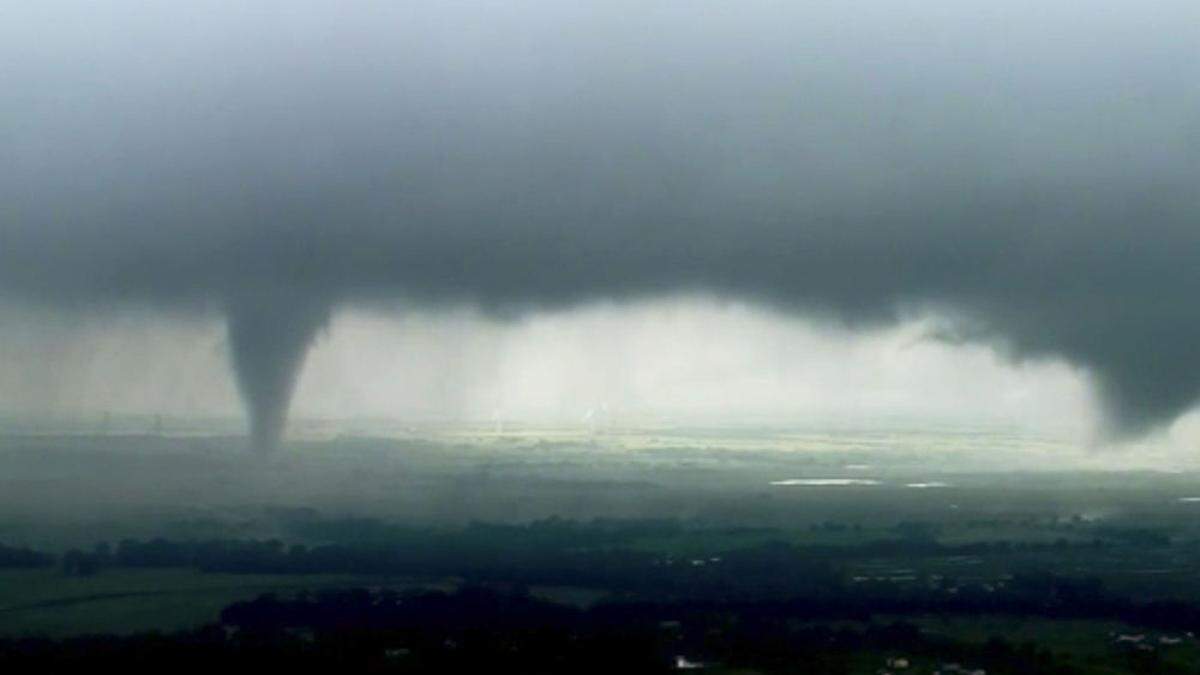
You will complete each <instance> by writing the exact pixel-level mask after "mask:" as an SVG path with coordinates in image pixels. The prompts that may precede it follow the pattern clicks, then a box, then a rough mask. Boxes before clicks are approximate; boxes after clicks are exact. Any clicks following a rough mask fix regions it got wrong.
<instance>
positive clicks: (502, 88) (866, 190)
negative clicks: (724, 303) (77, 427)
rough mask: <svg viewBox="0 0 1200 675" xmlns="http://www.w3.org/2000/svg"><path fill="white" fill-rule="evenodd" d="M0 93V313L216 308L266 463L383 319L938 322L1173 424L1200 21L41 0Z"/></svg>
mask: <svg viewBox="0 0 1200 675" xmlns="http://www.w3.org/2000/svg"><path fill="white" fill-rule="evenodd" d="M793 4H795V3H793ZM0 63H2V64H4V65H3V66H0V84H2V85H3V87H4V90H5V92H6V104H5V106H4V109H3V111H0V121H2V124H0V144H2V145H3V156H4V159H3V160H2V161H0V290H2V291H3V292H5V293H7V294H9V295H12V296H15V297H19V298H21V299H23V300H26V301H28V300H33V301H36V302H41V303H45V304H49V305H54V306H60V307H63V308H66V309H77V308H88V309H89V310H92V309H95V308H103V307H107V306H116V305H126V304H132V305H138V306H146V307H162V308H171V309H172V310H173V311H174V310H178V309H180V308H182V309H184V310H195V311H198V312H199V311H206V310H207V308H213V307H216V308H221V311H224V312H225V313H226V316H227V319H228V327H229V343H230V355H231V362H232V364H233V367H234V369H235V371H236V375H237V381H238V383H239V387H240V391H241V393H242V395H243V398H244V399H245V402H246V408H247V411H248V413H249V417H250V424H251V434H252V437H253V442H254V444H255V445H256V446H257V447H260V448H264V449H265V448H270V447H272V446H274V445H275V444H277V443H278V440H279V437H280V435H281V433H282V429H283V426H284V423H285V420H286V412H287V407H288V401H289V399H290V396H291V392H292V389H293V386H294V384H295V381H296V378H297V373H298V371H299V369H300V367H301V366H302V364H303V360H304V355H305V352H306V350H307V348H308V346H309V345H310V343H311V342H312V340H313V339H314V336H315V335H316V334H317V333H318V332H319V330H320V329H321V327H322V326H324V325H326V324H327V323H328V321H329V320H330V316H332V314H333V312H334V310H335V308H336V307H338V306H341V305H344V304H347V303H376V302H380V301H385V302H395V301H402V302H410V303H417V304H421V305H432V306H449V305H469V306H476V307H480V308H482V309H484V310H485V311H486V312H489V313H491V314H493V315H495V316H497V317H505V316H511V315H514V314H519V313H523V312H540V311H553V310H555V309H558V308H564V307H570V306H574V305H578V304H581V303H586V302H591V301H596V300H609V299H614V300H630V299H640V298H645V297H650V296H662V295H672V294H681V293H688V294H695V293H700V294H709V295H714V296H719V297H736V298H740V299H745V300H749V301H752V302H756V303H759V304H761V305H764V306H768V307H771V308H774V309H777V310H779V311H781V312H789V313H804V314H808V315H812V316H815V317H818V318H823V319H827V320H831V321H837V322H840V323H844V324H846V325H849V326H851V327H858V326H874V325H880V324H886V323H889V322H894V321H897V320H899V319H901V318H903V317H905V316H907V315H909V314H910V313H934V314H937V315H939V316H941V317H943V318H944V319H945V320H946V323H947V326H948V329H947V332H946V335H945V337H946V338H947V339H959V340H970V341H980V342H984V343H987V344H991V345H994V346H996V348H997V349H1000V350H1003V351H1004V352H1005V353H1007V354H1009V355H1011V356H1012V357H1013V358H1016V359H1023V358H1056V359H1064V360H1066V361H1068V362H1070V363H1072V364H1075V365H1077V366H1079V367H1081V368H1083V369H1085V370H1086V371H1087V372H1088V373H1090V375H1091V377H1092V379H1093V380H1094V382H1095V384H1096V387H1097V391H1098V392H1099V393H1100V395H1101V398H1102V400H1103V401H1104V404H1105V406H1106V413H1107V415H1106V419H1107V420H1108V424H1109V426H1110V428H1111V430H1112V431H1113V432H1114V433H1116V434H1118V435H1123V436H1135V435H1140V434H1144V433H1146V432H1147V431H1150V430H1153V429H1155V428H1156V427H1160V426H1162V425H1164V424H1167V423H1169V422H1170V421H1172V420H1173V419H1175V418H1176V417H1178V416H1179V415H1181V414H1182V413H1183V412H1185V411H1186V410H1188V409H1189V408H1190V407H1192V406H1193V405H1194V404H1195V402H1196V401H1197V399H1198V398H1200V356H1198V355H1197V352H1196V349H1195V345H1196V344H1197V342H1200V314H1198V313H1197V311H1196V305H1195V297H1196V293H1197V291H1198V290H1200V265H1197V260H1200V227H1197V216H1198V215H1200V193H1198V192H1197V190H1196V186H1197V184H1200V88H1197V86H1196V84H1195V83H1196V82H1197V81H1200V9H1198V8H1197V6H1196V4H1195V3H1193V2H1182V1H1180V2H1157V3H1153V2H1152V3H1133V2H1116V1H1111V0H1110V1H1107V2H1101V3H1094V4H1092V5H1090V6H1089V7H1088V8H1086V9H1081V8H1078V7H1076V6H1075V3H1068V2H1049V3H1047V2H1036V3H1035V2H1020V1H1018V2H1010V3H1002V4H1001V5H997V3H994V2H982V1H974V0H968V1H966V2H953V3H951V2H933V3H929V2H924V3H907V2H895V3H892V2H866V3H852V4H833V5H827V4H821V3H800V4H795V6H790V5H788V4H785V3H771V2H754V1H751V2H745V3H737V5H736V7H735V6H733V5H729V4H727V3H709V2H662V3H651V4H649V5H646V4H645V3H620V2H580V3H553V4H551V3H540V2H513V3H499V4H490V3H478V4H476V3H469V4H463V5H459V4H457V3H423V2H416V3H369V2H367V3H354V4H352V5H341V4H339V5H336V6H335V5H324V4H317V3H294V2H291V3H274V2H253V3H233V4H228V5H225V4H220V3H218V4H213V5H209V4H206V3H195V4H192V6H189V7H178V6H171V7H165V6H164V7H152V8H147V7H145V6H142V5H135V3H123V2H112V3H104V5H103V7H101V6H99V5H95V4H84V3H78V4H76V3H38V4H37V6H36V7H34V6H29V7H13V8H9V9H5V10H3V17H2V20H0Z"/></svg>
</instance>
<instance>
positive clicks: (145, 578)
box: [0, 569, 446, 637]
mask: <svg viewBox="0 0 1200 675" xmlns="http://www.w3.org/2000/svg"><path fill="white" fill-rule="evenodd" d="M355 586H384V587H388V588H394V589H396V590H404V589H412V588H443V587H446V584H438V583H433V582H429V583H424V582H414V581H411V580H400V579H381V578H372V577H362V576H346V575H333V574H329V575H324V574H322V575H250V574H209V573H202V572H198V571H194V570H185V569H162V570H112V571H105V572H104V573H102V574H98V575H95V576H92V577H84V578H79V577H66V576H63V575H62V574H61V573H59V572H58V571H57V570H53V569H50V570H32V571H2V572H0V635H3V636H26V635H37V636H49V637H63V636H68V635H80V634H89V633H117V634H123V635H127V634H132V633H138V632H144V631H159V632H170V631H174V630H182V629H190V628H195V627H197V626H200V625H203V624H205V623H209V622H212V621H216V619H217V617H218V615H219V614H220V612H221V609H223V608H224V607H226V606H227V605H229V604H230V603H232V602H236V601H239V600H248V599H251V598H254V597H257V596H258V595H260V594H263V593H279V594H287V593H292V592H298V591H300V590H306V591H319V590H321V589H333V588H346V587H355Z"/></svg>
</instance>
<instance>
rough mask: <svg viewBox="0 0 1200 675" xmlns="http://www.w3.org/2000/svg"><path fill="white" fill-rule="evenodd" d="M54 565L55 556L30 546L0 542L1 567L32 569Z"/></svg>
mask: <svg viewBox="0 0 1200 675" xmlns="http://www.w3.org/2000/svg"><path fill="white" fill-rule="evenodd" d="M52 565H54V556H52V555H49V554H46V553H41V552H39V551H34V550H32V549H28V548H19V547H15V546H5V545H4V544H0V569H32V568H37V567H50V566H52Z"/></svg>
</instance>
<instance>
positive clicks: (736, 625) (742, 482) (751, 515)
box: [0, 427, 1200, 673]
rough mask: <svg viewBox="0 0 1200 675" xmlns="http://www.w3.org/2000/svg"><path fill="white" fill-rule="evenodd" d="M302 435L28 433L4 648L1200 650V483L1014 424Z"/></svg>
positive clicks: (391, 656)
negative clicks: (261, 453) (285, 445)
mask: <svg viewBox="0 0 1200 675" xmlns="http://www.w3.org/2000/svg"><path fill="white" fill-rule="evenodd" d="M304 439H305V440H301V441H297V442H296V443H294V444H293V445H292V446H291V447H290V448H289V449H288V451H287V453H285V454H281V455H280V456H278V457H273V458H267V459H263V458H257V459H256V458H250V457H246V456H245V455H244V453H242V452H241V451H240V450H239V448H240V446H239V445H238V443H237V441H236V439H231V438H229V437H225V436H221V435H212V434H211V433H209V434H205V433H194V432H186V433H185V431H184V430H180V431H178V432H172V435H160V434H151V435H144V434H120V435H112V434H108V435H94V434H89V433H80V432H79V430H76V431H75V432H72V433H64V432H55V433H52V434H51V433H44V432H42V433H33V432H29V433H22V434H20V435H11V434H10V435H9V436H7V437H5V438H4V439H3V441H2V443H0V469H2V470H3V471H0V476H3V478H0V483H3V486H2V487H3V490H2V491H0V543H2V544H3V547H2V548H0V664H3V665H4V666H6V667H11V668H14V669H15V670H14V672H20V671H21V670H24V669H48V670H50V671H55V672H58V671H63V670H72V669H73V666H74V665H75V664H80V663H83V662H84V661H85V660H86V662H87V663H88V664H89V665H88V667H89V668H94V667H100V666H101V664H106V663H111V664H114V665H119V666H120V667H122V668H123V669H125V670H133V671H135V672H136V671H139V670H143V671H147V672H148V671H150V670H155V669H158V668H169V669H171V670H174V671H179V670H180V669H181V667H186V668H192V669H193V670H195V671H196V672H201V671H211V670H212V669H213V668H228V667H235V666H236V668H237V669H239V670H244V669H247V668H251V667H258V666H261V667H264V668H268V667H269V668H288V669H291V670H297V671H300V672H309V671H313V672H317V671H324V672H328V671H337V670H342V671H347V672H469V671H470V670H482V669H488V670H493V669H501V670H504V671H510V672H546V673H551V672H563V671H564V670H571V671H576V672H613V671H618V670H623V671H632V672H660V671H665V670H672V669H681V668H682V669H693V668H694V669H698V670H700V669H707V670H709V671H712V672H746V673H750V672H761V673H774V672H781V673H782V672H806V673H877V672H881V671H887V672H910V673H934V672H941V673H959V672H978V671H979V670H984V671H986V672H988V673H1043V672H1044V673H1143V672H1144V673H1175V672H1178V673H1190V672H1198V671H1197V664H1200V646H1198V645H1197V644H1196V642H1195V641H1194V638H1193V635H1194V633H1195V632H1196V631H1197V629H1200V582H1197V581H1196V580H1195V578H1194V570H1195V569H1196V567H1197V564H1200V527H1197V526H1196V524H1195V514H1194V511H1195V510H1196V508H1197V506H1200V504H1198V503H1197V502H1196V501H1195V499H1196V497H1197V496H1200V474H1197V473H1194V472H1193V471H1192V470H1191V469H1190V468H1189V467H1187V466H1184V465H1179V464H1169V465H1168V464H1161V463H1162V462H1167V460H1166V459H1165V458H1153V457H1147V456H1139V458H1137V460H1138V461H1139V462H1141V464H1130V465H1128V466H1121V465H1120V462H1119V461H1118V460H1119V458H1113V457H1097V456H1092V455H1078V456H1072V455H1071V454H1070V453H1069V452H1065V451H1062V450H1061V448H1058V446H1057V445H1056V443H1058V441H1056V440H1055V439H1053V438H1035V437H1028V436H1019V435H1014V434H1011V433H1009V432H1004V431H1002V430H999V431H992V432H964V431H960V430H954V429H946V430H941V431H937V432H916V431H911V430H904V429H895V430H874V431H863V430H848V429H842V430H833V431H803V432H800V431H786V432H784V431H778V430H769V429H709V430H704V429H696V430H682V429H639V430H615V429H614V430H605V431H602V432H597V431H588V432H579V431H571V430H554V429H541V430H529V431H521V432H508V433H497V432H496V431H494V430H489V429H481V428H471V427H460V428H427V429H407V430H400V431H393V432H388V433H381V432H380V431H379V430H375V431H374V432H371V433H369V434H364V433H361V432H360V433H355V434H352V435H347V434H346V433H329V432H328V431H327V430H322V429H320V428H312V429H310V430H309V432H308V433H307V434H306V435H304ZM997 448H1004V449H1005V463H1004V465H1003V466H999V465H997V464H996V463H995V462H996V460H995V459H994V456H995V451H996V449H997ZM1048 448H1051V449H1053V448H1058V451H1057V452H1056V453H1055V454H1053V456H1055V457H1058V458H1059V459H1058V460H1057V462H1058V463H1057V464H1050V463H1049V462H1048V461H1047V460H1046V457H1047V454H1046V450H1047V449H1048ZM1089 463H1092V464H1091V465H1090V464H1089ZM1155 463H1159V464H1158V465H1155ZM39 496H40V497H39ZM889 663H890V664H891V665H889ZM181 664H182V666H181ZM897 664H901V665H903V664H907V665H906V666H904V667H899V666H898V665H897Z"/></svg>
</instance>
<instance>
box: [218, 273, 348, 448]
mask: <svg viewBox="0 0 1200 675" xmlns="http://www.w3.org/2000/svg"><path fill="white" fill-rule="evenodd" d="M227 312H228V322H229V348H230V356H231V358H232V361H233V368H234V371H235V372H236V373H237V382H238V389H239V391H240V392H241V396H242V401H243V403H244V404H245V406H246V413H247V416H248V417H249V425H250V430H249V431H250V444H251V447H252V448H253V449H254V450H256V451H258V452H260V453H268V452H270V451H272V450H274V449H275V448H276V447H278V446H279V442H280V441H281V440H282V438H283V433H284V428H285V426H286V424H287V415H288V408H289V407H290V405H291V400H292V392H293V390H294V389H295V387H296V380H297V378H298V377H299V374H300V369H301V368H302V367H303V365H304V357H305V355H306V354H307V353H308V348H309V346H310V345H311V344H312V342H313V339H314V338H315V337H316V335H317V332H318V331H319V330H320V329H321V328H322V327H323V326H325V325H326V323H327V322H328V321H329V313H330V309H329V303H328V302H325V301H323V300H316V299H313V298H305V297H298V296H297V295H295V294H292V293H288V292H282V291H273V292H254V293H243V294H239V295H237V296H236V297H233V298H231V299H230V300H229V301H228V305H227Z"/></svg>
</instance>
